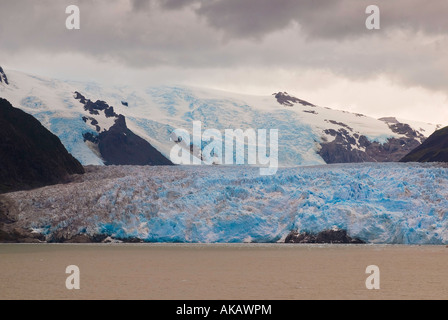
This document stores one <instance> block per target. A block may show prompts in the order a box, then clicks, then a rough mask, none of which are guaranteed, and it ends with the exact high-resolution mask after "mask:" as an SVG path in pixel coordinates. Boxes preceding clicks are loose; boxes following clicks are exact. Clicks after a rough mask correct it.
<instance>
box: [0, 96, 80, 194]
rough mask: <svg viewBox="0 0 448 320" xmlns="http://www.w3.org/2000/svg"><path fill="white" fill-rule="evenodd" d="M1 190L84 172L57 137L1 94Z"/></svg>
mask: <svg viewBox="0 0 448 320" xmlns="http://www.w3.org/2000/svg"><path fill="white" fill-rule="evenodd" d="M0 137H1V139H0V193H2V192H11V191H17V190H22V189H32V188H38V187H42V186H45V185H50V184H57V183H61V182H63V181H65V179H66V178H67V177H68V176H69V175H72V174H82V173H84V168H83V166H82V165H81V164H80V163H79V162H78V161H77V160H76V159H75V158H74V157H73V156H72V155H71V154H70V153H68V151H67V150H66V149H65V147H64V146H63V144H62V143H61V141H60V140H59V138H58V137H56V136H55V135H54V134H52V133H51V132H50V131H48V130H47V129H46V128H45V127H44V126H42V124H41V123H40V122H39V121H38V120H37V119H35V118H34V117H33V116H31V115H29V114H27V113H25V112H23V111H22V110H20V109H16V108H14V107H13V106H12V105H11V104H10V103H9V102H8V101H7V100H5V99H1V98H0Z"/></svg>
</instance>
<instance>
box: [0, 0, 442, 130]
mask: <svg viewBox="0 0 448 320" xmlns="http://www.w3.org/2000/svg"><path fill="white" fill-rule="evenodd" d="M70 4H75V5H78V6H79V8H80V10H81V29H80V30H67V29H66V27H65V20H66V18H67V16H68V15H67V14H66V13H65V8H66V7H67V6H68V5H70ZM371 4H375V5H378V6H379V8H380V10H381V29H380V30H367V28H366V27H365V20H366V18H367V17H368V15H367V14H366V13H365V10H366V7H367V6H368V5H371ZM447 55H448V1H447V0H431V1H430V2H429V1H425V0H394V1H391V0H378V1H370V0H369V1H365V0H328V1H324V0H95V1H92V0H69V1H66V0H39V1H35V0H1V2H0V65H1V66H3V67H4V68H6V69H15V70H21V71H25V72H31V73H37V74H41V75H47V76H52V77H58V78H63V79H69V80H89V81H97V82H99V83H107V84H126V85H141V84H147V85H155V84H188V85H192V86H202V87H211V88H216V89H222V90H227V91H235V92H240V93H248V94H261V95H270V94H272V93H273V92H278V91H288V92H290V93H292V94H294V95H296V96H298V97H299V98H302V99H305V100H308V101H311V102H313V103H315V104H319V105H322V106H328V107H332V108H339V109H344V110H350V111H355V112H360V113H364V114H368V115H371V116H375V117H382V116H389V115H393V116H398V117H402V118H408V119H414V120H422V121H426V122H436V123H442V124H444V125H448V59H447Z"/></svg>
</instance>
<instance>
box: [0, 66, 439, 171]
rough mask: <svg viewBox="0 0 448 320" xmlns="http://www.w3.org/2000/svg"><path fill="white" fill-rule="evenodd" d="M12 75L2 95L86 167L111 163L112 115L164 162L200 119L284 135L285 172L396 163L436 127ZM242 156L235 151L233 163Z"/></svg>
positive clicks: (172, 89)
mask: <svg viewBox="0 0 448 320" xmlns="http://www.w3.org/2000/svg"><path fill="white" fill-rule="evenodd" d="M7 75H8V79H9V85H6V84H4V83H0V96H1V97H5V98H7V99H9V100H10V101H12V102H13V103H14V104H15V105H17V106H19V107H20V108H21V109H23V110H24V111H26V112H29V113H30V114H32V115H34V116H35V117H36V118H37V119H39V120H40V121H41V122H42V123H43V124H44V126H46V127H47V128H48V129H49V130H50V131H52V132H53V133H54V134H56V135H57V136H58V137H59V138H60V139H61V141H62V142H63V144H64V145H65V146H66V148H67V149H68V150H69V152H71V153H72V154H73V155H74V156H75V157H76V158H77V159H78V160H79V161H80V162H81V163H82V164H84V165H88V164H94V165H95V164H96V165H102V164H104V163H105V162H106V163H107V162H108V161H106V159H104V158H103V155H101V152H100V150H99V149H98V145H95V143H96V142H97V141H96V139H95V138H97V137H98V136H99V135H100V134H101V132H103V131H108V130H109V129H110V128H111V127H112V126H113V125H114V123H115V120H116V117H115V116H114V114H115V115H122V116H123V117H125V119H126V125H127V127H128V129H129V130H131V131H132V132H133V133H134V134H135V135H137V136H139V137H141V138H142V139H144V140H146V141H147V142H148V143H149V144H150V145H151V146H153V147H155V149H157V150H158V151H159V152H160V153H161V154H162V155H163V156H164V157H165V158H169V156H170V151H171V149H172V148H173V146H174V145H175V143H174V141H173V139H172V133H173V131H175V130H176V129H183V130H186V131H187V132H189V134H190V137H193V136H192V135H193V132H192V131H193V122H195V121H200V122H201V123H202V129H203V130H205V129H217V130H219V131H220V132H222V133H224V130H226V129H233V130H236V129H242V130H246V129H248V128H252V129H255V130H257V129H267V130H268V131H269V129H278V130H279V143H278V144H279V146H278V147H279V152H278V154H279V164H280V166H296V165H320V164H326V163H339V162H366V161H369V162H381V161H398V160H399V159H401V158H402V157H403V156H404V155H406V154H407V153H409V152H410V151H411V150H413V149H414V148H415V147H416V146H418V145H420V144H421V142H422V141H424V140H425V139H426V138H427V137H428V136H429V135H430V134H431V133H433V132H434V131H435V130H436V128H437V126H436V125H432V124H426V123H414V122H413V123H410V122H407V121H404V120H397V119H395V118H385V119H374V118H371V117H368V116H364V115H361V114H355V113H350V112H345V111H339V110H333V109H330V108H325V107H321V106H317V105H314V104H312V103H310V102H307V101H305V100H302V99H298V98H296V97H293V96H291V95H289V94H287V93H285V92H279V93H275V94H274V95H266V96H250V95H241V94H234V93H228V92H222V91H216V90H209V89H198V88H190V87H181V86H158V87H132V88H131V87H126V86H121V87H107V86H100V85H98V84H95V83H81V82H68V81H59V80H54V79H45V78H41V77H36V76H31V75H27V74H24V73H21V72H15V71H7ZM78 94H80V95H82V96H88V97H89V98H90V99H92V101H97V102H100V104H101V106H100V108H104V105H102V103H105V104H107V105H108V108H109V109H108V108H106V109H107V110H109V112H110V115H112V116H110V117H108V116H107V115H106V114H105V112H106V111H105V110H106V109H103V110H99V111H98V113H99V114H93V115H92V114H91V113H90V111H89V108H87V109H86V108H85V104H84V103H82V102H81V103H80V100H79V98H80V97H79V96H78ZM85 100H86V101H85V102H86V103H87V99H85ZM89 101H90V100H89ZM92 103H93V102H92ZM110 106H113V110H110V108H111V107H110ZM98 130H99V131H98ZM196 134H198V133H196ZM86 137H87V139H86ZM245 144H246V145H247V142H246V143H245ZM206 145H207V143H200V145H198V146H195V145H193V146H187V149H188V151H189V150H191V149H192V150H194V149H198V148H199V149H203V148H204V147H205V146H206ZM237 152H238V150H236V149H235V150H234V151H233V158H234V159H235V158H236V153H237ZM210 157H211V155H204V160H213V159H210ZM211 162H213V161H211Z"/></svg>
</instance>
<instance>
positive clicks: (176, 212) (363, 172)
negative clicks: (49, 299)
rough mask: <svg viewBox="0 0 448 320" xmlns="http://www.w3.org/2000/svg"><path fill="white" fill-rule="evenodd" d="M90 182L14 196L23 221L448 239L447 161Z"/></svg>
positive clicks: (112, 229)
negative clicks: (341, 231)
mask: <svg viewBox="0 0 448 320" xmlns="http://www.w3.org/2000/svg"><path fill="white" fill-rule="evenodd" d="M84 179H85V181H84V182H80V183H74V184H69V185H66V186H63V187H61V186H57V187H48V188H44V189H39V190H36V191H31V194H27V195H26V196H25V195H23V194H21V193H15V194H13V195H11V196H14V197H16V198H15V201H16V202H17V203H18V205H19V207H20V208H22V213H21V214H22V215H23V217H28V218H26V219H25V220H26V221H28V222H29V223H30V225H29V227H32V228H34V229H45V230H46V234H47V235H51V234H53V233H55V232H58V231H60V230H69V231H70V232H72V233H75V234H76V233H83V232H85V233H87V234H91V235H93V234H98V233H101V234H106V235H108V236H111V237H116V238H141V239H143V240H145V241H148V242H187V243H192V242H199V243H241V242H277V241H283V240H284V238H285V237H286V235H287V234H288V233H289V232H290V231H291V230H297V231H300V232H301V231H306V232H311V233H318V232H320V231H323V230H329V229H333V228H335V227H336V228H339V229H345V230H347V232H348V234H349V235H350V236H351V237H356V238H360V239H361V240H364V241H366V242H369V243H381V244H448V188H447V186H448V169H447V168H445V167H443V166H442V165H441V164H400V163H390V164H355V165H354V164H349V165H329V166H315V167H295V168H281V169H279V171H278V173H277V174H276V175H273V176H260V175H259V170H258V169H257V168H253V167H243V166H230V167H226V166H218V167H217V166H200V167H191V166H178V167H132V166H131V167H108V168H99V167H97V169H95V171H94V172H92V173H88V174H87V175H86V177H85V178H84Z"/></svg>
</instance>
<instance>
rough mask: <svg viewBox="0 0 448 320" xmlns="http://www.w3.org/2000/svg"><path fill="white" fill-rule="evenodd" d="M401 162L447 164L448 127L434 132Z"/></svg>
mask: <svg viewBox="0 0 448 320" xmlns="http://www.w3.org/2000/svg"><path fill="white" fill-rule="evenodd" d="M401 162H448V127H445V128H443V129H440V130H437V131H436V132H434V133H433V134H432V135H431V136H430V137H429V138H428V139H427V140H426V141H425V142H423V144H421V145H420V146H419V147H417V148H416V149H414V150H413V151H412V152H410V153H409V154H408V155H407V156H405V157H404V158H403V159H402V160H401Z"/></svg>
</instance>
